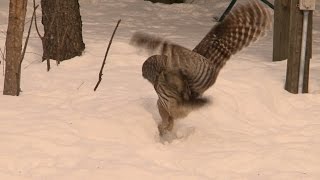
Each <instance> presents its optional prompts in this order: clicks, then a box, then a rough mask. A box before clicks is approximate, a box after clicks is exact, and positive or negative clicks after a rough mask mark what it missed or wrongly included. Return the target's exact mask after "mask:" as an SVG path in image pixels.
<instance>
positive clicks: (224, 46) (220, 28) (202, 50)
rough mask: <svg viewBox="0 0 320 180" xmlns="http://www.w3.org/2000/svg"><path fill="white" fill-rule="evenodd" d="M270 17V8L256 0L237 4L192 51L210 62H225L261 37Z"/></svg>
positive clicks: (268, 24)
mask: <svg viewBox="0 0 320 180" xmlns="http://www.w3.org/2000/svg"><path fill="white" fill-rule="evenodd" d="M271 18H272V17H271V14H270V11H269V10H268V9H267V8H266V7H265V6H264V5H263V4H261V3H259V2H257V1H252V0H251V1H249V2H248V3H246V4H239V5H237V6H236V7H235V8H234V9H233V10H232V11H231V12H230V13H229V14H228V15H227V16H226V18H225V19H224V20H223V21H222V22H221V23H218V24H216V25H215V26H214V27H213V28H212V29H211V30H210V31H209V32H208V34H207V35H206V36H205V37H204V38H203V40H202V41H201V42H200V43H199V44H198V45H197V46H196V47H195V49H194V50H193V51H195V52H197V53H199V54H201V55H203V56H204V57H206V58H208V59H210V61H212V62H225V61H226V60H228V59H229V58H230V56H231V55H232V54H235V53H236V52H238V51H240V50H241V49H242V48H244V47H246V46H248V45H249V44H250V43H251V42H254V41H256V40H257V39H258V38H259V37H261V36H263V35H264V34H265V32H266V30H268V29H269V28H270V27H271V22H272V21H271Z"/></svg>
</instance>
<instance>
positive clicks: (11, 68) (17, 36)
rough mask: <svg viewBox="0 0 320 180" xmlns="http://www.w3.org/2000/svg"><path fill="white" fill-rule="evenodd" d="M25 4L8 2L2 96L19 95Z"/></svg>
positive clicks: (19, 1)
mask: <svg viewBox="0 0 320 180" xmlns="http://www.w3.org/2000/svg"><path fill="white" fill-rule="evenodd" d="M27 2H28V0H10V5H9V22H8V30H7V38H6V70H5V80H4V89H3V94H4V95H12V96H18V95H19V93H20V66H21V64H20V62H21V58H22V55H21V54H22V39H23V31H24V23H25V17H26V12H27Z"/></svg>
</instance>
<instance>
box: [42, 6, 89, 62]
mask: <svg viewBox="0 0 320 180" xmlns="http://www.w3.org/2000/svg"><path fill="white" fill-rule="evenodd" d="M41 7H42V24H43V26H44V36H43V38H42V43H43V57H42V58H43V60H46V59H54V60H57V61H58V62H60V61H63V60H67V59H71V58H73V57H75V56H80V55H81V54H82V52H83V50H84V49H85V44H84V43H83V38H82V21H81V16H80V8H79V2H78V0H41Z"/></svg>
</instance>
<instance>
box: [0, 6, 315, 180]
mask: <svg viewBox="0 0 320 180" xmlns="http://www.w3.org/2000/svg"><path fill="white" fill-rule="evenodd" d="M192 2H193V3H192V4H178V5H163V4H152V3H150V2H145V1H142V0H82V1H81V14H82V20H83V28H84V29H83V32H84V41H85V43H86V50H85V53H84V55H83V56H81V57H77V58H74V59H72V60H69V61H64V62H62V63H61V64H60V65H59V66H55V62H54V61H52V65H53V66H52V69H51V71H50V72H46V64H45V63H42V62H41V53H42V50H41V43H40V40H39V39H38V38H36V37H37V35H36V33H35V32H33V33H32V38H31V42H30V44H29V47H28V53H27V55H26V58H25V60H24V62H23V64H22V82H21V87H22V91H23V92H22V93H21V96H19V97H11V96H0V179H3V180H4V179H6V180H15V179H19V180H20V179H35V180H58V179H59V180H80V179H88V180H89V179H90V180H98V179H103V180H106V179H108V180H116V179H122V180H128V179H143V180H145V179H154V180H156V179H159V180H163V179H170V180H191V179H192V180H204V179H266V180H267V179H268V180H269V179H276V180H279V179H286V180H287V179H290V180H292V179H314V180H316V179H320V158H319V155H320V13H319V11H316V12H315V16H314V22H313V23H314V31H313V37H314V40H313V59H312V61H311V68H310V70H311V72H310V93H309V94H300V95H294V94H290V93H288V92H287V91H285V90H284V89H283V86H284V81H285V74H286V61H282V62H272V32H269V34H268V35H267V36H266V37H263V38H262V39H260V41H258V42H257V43H255V44H252V45H251V46H250V47H249V48H247V49H245V50H243V51H241V52H240V53H238V54H236V55H235V56H233V57H232V59H231V60H230V61H229V62H228V63H227V65H226V66H225V68H224V69H223V70H222V72H221V73H220V76H219V77H218V80H217V82H216V84H215V85H214V86H213V87H212V88H211V89H210V90H208V91H207V92H206V93H205V95H206V96H208V97H209V98H210V99H211V100H212V104H210V105H209V106H207V107H205V108H203V109H200V110H198V111H195V112H192V113H191V114H190V115H189V116H188V117H186V118H184V119H181V120H179V121H178V122H177V126H176V129H175V131H176V132H177V134H178V135H180V136H181V139H177V140H174V141H173V142H172V143H170V144H162V143H160V142H159V137H158V131H157V123H158V122H159V121H160V117H159V115H158V112H157V108H156V100H157V96H156V94H155V92H154V90H153V87H152V86H151V85H150V84H149V83H148V82H147V81H146V80H144V79H143V78H142V76H141V66H142V63H143V61H144V60H145V59H146V58H147V57H148V55H147V54H145V53H144V52H141V51H139V50H137V49H136V48H134V47H131V46H130V45H129V44H128V41H129V39H130V37H131V35H132V33H133V32H135V31H137V30H140V31H145V32H148V33H152V34H157V35H160V36H163V37H165V38H167V39H170V40H171V41H173V42H176V43H179V44H182V45H184V46H186V47H188V48H190V49H192V48H193V47H194V46H195V45H196V44H197V43H198V42H199V41H200V40H201V39H202V37H203V36H204V35H205V34H206V33H207V31H208V30H209V29H210V28H211V27H212V26H213V25H214V23H215V22H213V21H212V17H213V16H219V15H220V14H221V13H222V11H223V10H224V9H225V8H226V6H227V4H228V3H229V1H227V0H224V1H221V0H198V1H197V0H196V1H192ZM317 3H318V2H317ZM30 5H32V2H31V1H30ZM317 8H318V9H320V6H319V3H318V6H317ZM31 9H32V8H31V6H30V8H29V11H28V14H29V16H28V17H30V14H31ZM7 17H8V2H7V1H1V2H0V32H1V33H0V47H1V48H3V47H4V42H5V36H4V33H3V32H5V31H6V26H7ZM120 18H121V19H122V22H121V23H120V26H119V29H118V31H117V33H116V36H115V38H114V40H113V44H112V46H111V49H110V52H109V56H108V59H107V64H106V67H105V70H104V75H103V77H102V78H103V80H102V83H101V84H100V86H99V88H98V90H97V91H96V92H94V91H93V88H94V86H95V84H96V82H97V80H98V73H99V70H100V66H101V63H102V60H103V56H104V53H105V49H106V47H107V44H108V41H109V38H110V36H111V34H112V31H113V29H114V27H115V25H116V22H117V20H118V19H120ZM29 19H30V18H29ZM40 20H41V19H40V18H38V21H39V24H40ZM1 61H2V60H1ZM1 65H3V62H2V63H1ZM0 69H1V70H0V73H1V75H0V84H3V79H4V76H3V75H2V74H3V70H2V68H0Z"/></svg>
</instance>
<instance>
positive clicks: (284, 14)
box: [273, 0, 290, 61]
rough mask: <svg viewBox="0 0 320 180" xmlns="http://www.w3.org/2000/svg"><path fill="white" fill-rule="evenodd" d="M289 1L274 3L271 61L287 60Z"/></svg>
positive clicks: (283, 0)
mask: <svg viewBox="0 0 320 180" xmlns="http://www.w3.org/2000/svg"><path fill="white" fill-rule="evenodd" d="M289 1H290V0H275V1H274V26H273V28H274V30H273V61H281V60H285V59H288V49H289V48H288V45H289V44H288V43H289V18H290V16H289V15H290V7H289V6H290V2H289Z"/></svg>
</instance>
